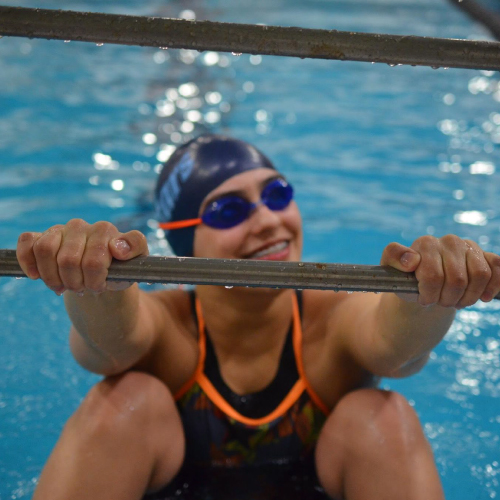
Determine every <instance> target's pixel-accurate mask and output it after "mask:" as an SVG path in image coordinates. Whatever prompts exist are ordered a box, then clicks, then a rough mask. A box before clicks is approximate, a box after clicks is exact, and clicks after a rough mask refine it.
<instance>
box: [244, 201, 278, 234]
mask: <svg viewBox="0 0 500 500" xmlns="http://www.w3.org/2000/svg"><path fill="white" fill-rule="evenodd" d="M250 222H251V223H252V231H253V232H254V233H256V234H259V233H261V232H262V231H272V230H274V229H275V228H276V227H278V226H279V225H280V224H281V218H280V216H279V212H277V211H274V210H271V209H270V208H269V207H268V206H267V205H266V204H265V203H263V202H262V200H260V201H259V202H257V203H255V204H254V208H253V210H252V213H251V214H250Z"/></svg>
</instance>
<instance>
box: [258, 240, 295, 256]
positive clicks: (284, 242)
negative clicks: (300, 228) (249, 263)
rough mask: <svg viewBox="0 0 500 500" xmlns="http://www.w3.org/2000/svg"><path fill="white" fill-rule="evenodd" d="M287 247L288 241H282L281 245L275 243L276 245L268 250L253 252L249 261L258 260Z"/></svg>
mask: <svg viewBox="0 0 500 500" xmlns="http://www.w3.org/2000/svg"><path fill="white" fill-rule="evenodd" d="M287 246H288V241H282V242H281V243H276V245H273V246H270V247H268V248H264V250H261V251H260V252H255V253H254V254H252V255H250V257H249V258H250V259H258V258H259V257H264V255H270V254H272V253H275V252H280V251H281V250H284V249H285V248H286V247H287Z"/></svg>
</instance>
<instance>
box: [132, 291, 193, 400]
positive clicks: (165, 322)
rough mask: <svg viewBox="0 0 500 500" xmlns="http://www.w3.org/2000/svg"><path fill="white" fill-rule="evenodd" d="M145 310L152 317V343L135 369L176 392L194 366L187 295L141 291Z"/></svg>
mask: <svg viewBox="0 0 500 500" xmlns="http://www.w3.org/2000/svg"><path fill="white" fill-rule="evenodd" d="M142 298H143V303H144V304H147V306H146V308H145V312H146V313H151V314H152V315H153V316H154V320H153V321H154V323H155V327H154V328H155V330H156V334H155V342H154V344H153V345H152V348H151V349H150V351H149V353H148V355H147V356H146V357H144V358H143V359H142V360H141V362H140V363H138V364H137V365H136V367H135V368H136V369H139V370H143V371H146V372H148V373H151V374H152V375H154V376H156V377H157V378H159V379H160V380H162V381H163V382H165V384H166V385H167V386H168V387H169V388H170V389H171V390H172V392H174V393H175V392H176V391H177V390H178V389H179V387H181V386H182V384H183V383H185V382H186V380H188V379H189V377H190V376H191V374H192V373H193V372H194V370H195V368H196V363H197V359H198V340H197V337H198V331H197V325H196V321H195V317H194V315H193V311H192V306H191V298H190V294H189V293H188V292H186V291H184V290H164V291H158V292H143V294H142Z"/></svg>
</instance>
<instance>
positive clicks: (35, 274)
mask: <svg viewBox="0 0 500 500" xmlns="http://www.w3.org/2000/svg"><path fill="white" fill-rule="evenodd" d="M28 276H29V277H30V278H31V279H32V280H36V279H38V278H39V277H40V274H39V272H38V269H37V268H36V267H35V266H30V267H28Z"/></svg>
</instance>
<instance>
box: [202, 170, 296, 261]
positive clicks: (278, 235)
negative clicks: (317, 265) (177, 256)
mask: <svg viewBox="0 0 500 500" xmlns="http://www.w3.org/2000/svg"><path fill="white" fill-rule="evenodd" d="M277 177H280V175H279V173H278V172H276V171H275V170H271V169H268V168H259V169H255V170H250V171H248V172H243V173H241V174H238V175H235V176H234V177H231V178H230V179H228V180H227V181H225V182H223V183H222V184H221V185H220V186H218V187H217V188H216V189H214V190H213V191H211V192H210V193H208V195H207V196H206V197H205V199H204V200H203V203H202V205H201V207H200V212H199V214H200V215H201V214H202V213H203V211H204V209H205V207H206V206H207V205H208V204H209V203H210V202H211V201H213V200H214V198H219V197H220V196H223V195H228V194H231V195H238V196H240V197H242V198H244V199H245V200H247V201H249V202H250V203H258V202H259V201H260V199H261V192H262V189H263V188H264V187H265V186H266V185H267V184H269V182H271V181H272V180H274V179H276V178H277ZM301 253H302V220H301V217H300V213H299V209H298V207H297V204H296V203H295V201H293V200H292V201H291V202H290V204H289V205H288V206H287V207H286V208H284V209H283V210H277V211H274V210H270V209H269V208H268V207H267V206H266V205H264V204H263V203H260V204H259V205H258V206H257V207H256V208H255V209H254V210H253V211H252V212H251V213H250V216H249V217H248V218H247V219H246V220H244V221H243V222H241V223H240V224H238V225H236V226H234V227H231V228H229V229H214V228H212V227H209V226H206V225H205V224H201V225H200V226H198V227H197V228H196V231H195V235H194V256H195V257H206V258H218V259H259V260H285V261H298V260H300V256H301Z"/></svg>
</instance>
